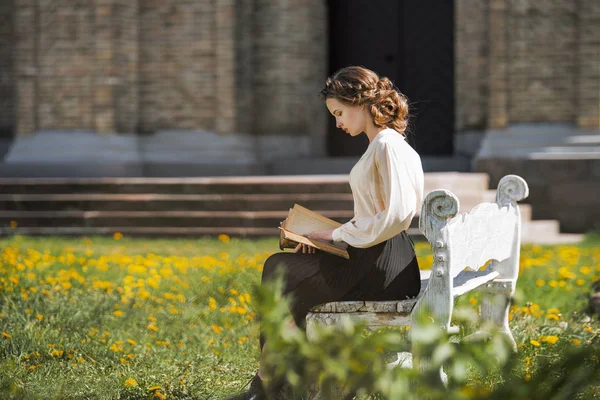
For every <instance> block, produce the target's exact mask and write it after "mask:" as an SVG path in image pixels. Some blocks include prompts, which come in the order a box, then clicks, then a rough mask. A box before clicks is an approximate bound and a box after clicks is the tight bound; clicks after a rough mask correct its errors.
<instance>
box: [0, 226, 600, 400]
mask: <svg viewBox="0 0 600 400" xmlns="http://www.w3.org/2000/svg"><path fill="white" fill-rule="evenodd" d="M416 247H417V252H418V256H419V261H420V265H421V268H423V269H427V268H429V267H430V266H431V263H432V256H431V251H430V249H429V248H428V245H427V243H424V242H417V243H416ZM0 251H1V254H0V294H1V296H0V397H1V398H3V399H9V398H14V399H29V398H31V399H36V398H40V399H53V398H54V399H84V398H85V399H109V398H110V399H115V398H119V399H164V398H169V399H202V400H208V399H221V398H223V397H225V396H226V395H229V394H233V393H236V392H238V391H239V390H241V388H242V387H243V386H244V385H245V384H246V383H247V382H248V380H249V379H250V378H251V377H252V375H253V374H254V373H255V371H256V369H257V368H258V339H257V337H258V323H257V316H256V311H255V310H256V309H255V302H254V300H255V299H254V297H253V296H254V285H257V284H259V283H260V275H261V270H262V264H263V262H264V260H265V259H266V258H267V257H268V256H269V255H270V254H271V253H273V252H276V251H278V247H277V240H276V239H263V240H255V241H253V240H240V239H235V238H233V239H230V238H229V237H227V236H225V235H221V236H220V237H219V239H208V238H207V239H178V240H167V239H165V240H157V239H153V240H150V239H148V240H142V239H131V238H127V237H122V236H121V235H119V234H116V235H115V236H114V237H112V238H106V237H104V238H102V237H94V238H80V239H70V238H27V237H18V236H17V237H10V238H2V239H0ZM599 277H600V239H599V238H598V236H595V237H594V236H590V237H589V238H588V240H587V241H586V242H584V243H582V244H580V245H578V246H548V247H546V246H533V245H525V246H523V247H522V250H521V275H520V278H519V281H518V284H517V287H518V290H517V293H516V295H515V304H514V306H512V308H511V313H510V316H509V317H510V319H511V327H512V329H513V334H514V336H515V339H516V340H517V343H518V348H519V353H518V354H519V355H518V356H519V358H520V359H521V361H522V362H521V364H520V365H521V367H520V368H519V369H518V370H516V371H514V374H516V375H517V376H518V377H519V378H520V379H523V380H529V379H531V377H532V376H535V373H536V366H537V365H538V364H539V362H540V361H541V360H548V359H552V358H553V357H554V358H555V357H557V354H558V352H559V350H560V349H563V348H564V347H566V346H592V345H597V344H598V335H599V334H600V324H599V322H598V318H597V317H591V316H588V315H587V314H586V306H587V299H588V297H589V293H590V290H591V284H592V282H594V281H596V280H598V279H599ZM459 303H460V305H464V306H467V307H471V308H477V307H478V303H479V298H478V296H477V295H472V296H469V295H468V296H465V297H464V298H462V299H461V300H460V301H459ZM594 362H595V366H596V367H598V366H600V360H597V359H595V360H592V364H594ZM472 381H473V383H474V384H477V385H481V386H484V387H489V388H493V387H494V385H497V384H498V381H497V376H486V377H481V376H477V375H476V374H474V375H473V377H472Z"/></svg>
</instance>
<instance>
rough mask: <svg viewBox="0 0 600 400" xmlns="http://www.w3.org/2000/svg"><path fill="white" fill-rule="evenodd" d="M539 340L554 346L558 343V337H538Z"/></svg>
mask: <svg viewBox="0 0 600 400" xmlns="http://www.w3.org/2000/svg"><path fill="white" fill-rule="evenodd" d="M540 340H541V341H542V342H545V343H550V344H555V343H556V342H558V336H554V335H551V336H540Z"/></svg>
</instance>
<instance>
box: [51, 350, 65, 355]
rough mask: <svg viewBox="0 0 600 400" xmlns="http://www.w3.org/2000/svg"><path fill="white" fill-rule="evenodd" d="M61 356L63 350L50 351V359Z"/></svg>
mask: <svg viewBox="0 0 600 400" xmlns="http://www.w3.org/2000/svg"><path fill="white" fill-rule="evenodd" d="M63 354H64V351H63V350H52V353H50V355H51V356H52V357H62V355H63Z"/></svg>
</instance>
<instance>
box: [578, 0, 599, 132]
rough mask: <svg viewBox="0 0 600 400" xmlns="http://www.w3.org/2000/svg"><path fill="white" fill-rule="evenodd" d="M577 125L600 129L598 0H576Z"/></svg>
mask: <svg viewBox="0 0 600 400" xmlns="http://www.w3.org/2000/svg"><path fill="white" fill-rule="evenodd" d="M577 5H578V10H577V16H578V19H579V24H578V28H579V32H578V41H577V42H578V44H579V47H578V51H577V59H578V60H577V61H578V64H579V70H578V75H577V80H576V81H577V102H576V103H577V121H576V122H577V126H578V127H580V128H591V129H600V2H598V1H578V2H577Z"/></svg>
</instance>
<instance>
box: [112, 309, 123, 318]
mask: <svg viewBox="0 0 600 400" xmlns="http://www.w3.org/2000/svg"><path fill="white" fill-rule="evenodd" d="M113 314H114V316H115V317H122V316H123V311H120V310H117V311H115V312H113Z"/></svg>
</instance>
